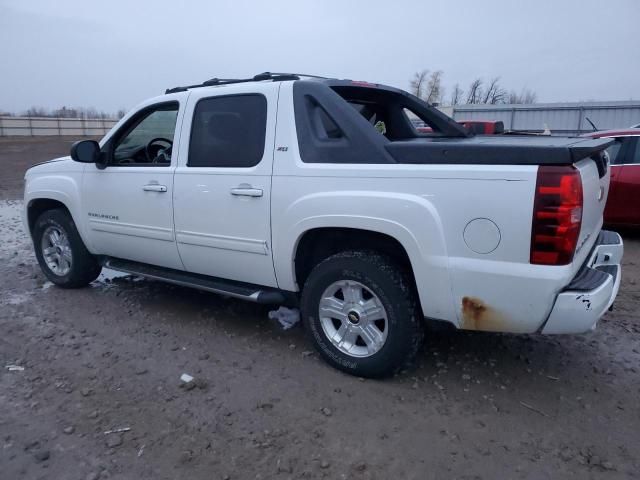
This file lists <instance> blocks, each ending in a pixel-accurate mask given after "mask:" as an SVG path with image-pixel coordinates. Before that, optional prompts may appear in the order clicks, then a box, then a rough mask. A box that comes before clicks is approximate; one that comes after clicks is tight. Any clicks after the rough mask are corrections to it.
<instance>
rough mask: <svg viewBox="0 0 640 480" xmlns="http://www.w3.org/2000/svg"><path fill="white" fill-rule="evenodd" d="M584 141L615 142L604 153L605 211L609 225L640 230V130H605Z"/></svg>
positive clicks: (588, 135) (587, 134)
mask: <svg viewBox="0 0 640 480" xmlns="http://www.w3.org/2000/svg"><path fill="white" fill-rule="evenodd" d="M583 137H591V138H615V140H616V142H615V143H614V144H613V145H611V146H610V147H609V148H608V149H607V152H608V153H609V161H610V162H611V185H610V187H609V198H608V200H607V205H606V208H605V210H604V222H605V223H606V224H608V225H627V226H636V227H637V226H640V128H628V129H624V130H604V131H601V132H592V133H586V134H584V135H583Z"/></svg>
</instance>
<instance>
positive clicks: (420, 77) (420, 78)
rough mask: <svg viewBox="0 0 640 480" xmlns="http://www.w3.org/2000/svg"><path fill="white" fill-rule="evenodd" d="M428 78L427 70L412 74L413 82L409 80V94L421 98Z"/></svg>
mask: <svg viewBox="0 0 640 480" xmlns="http://www.w3.org/2000/svg"><path fill="white" fill-rule="evenodd" d="M428 76H429V70H422V71H421V72H416V73H414V74H413V80H411V93H413V94H414V95H415V96H416V97H418V98H423V95H424V89H425V88H426V83H427V77H428Z"/></svg>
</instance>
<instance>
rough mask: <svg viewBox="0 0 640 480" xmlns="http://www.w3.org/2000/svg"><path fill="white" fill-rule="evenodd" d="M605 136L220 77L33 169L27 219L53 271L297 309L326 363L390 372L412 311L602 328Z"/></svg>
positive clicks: (285, 83) (613, 251)
mask: <svg viewBox="0 0 640 480" xmlns="http://www.w3.org/2000/svg"><path fill="white" fill-rule="evenodd" d="M409 118H419V119H420V120H421V121H423V122H424V123H425V124H426V125H428V126H429V127H430V129H431V130H432V131H431V132H429V133H420V132H418V131H417V130H416V128H415V127H414V126H413V125H412V122H411V121H410V120H409ZM610 143H611V140H608V139H597V140H594V139H585V138H561V137H541V136H513V135H492V136H477V137H474V136H472V135H471V134H470V133H468V132H467V131H466V130H465V129H464V128H463V127H462V126H460V125H458V124H457V123H456V122H454V121H453V120H451V119H450V118H449V117H447V116H445V115H444V114H442V113H440V112H439V111H438V110H436V109H434V108H432V107H430V106H429V105H427V104H426V103H424V102H422V101H421V100H419V99H418V98H416V97H414V96H412V95H409V94H408V93H406V92H404V91H401V90H398V89H395V88H390V87H385V86H381V85H375V84H369V83H365V82H353V81H350V80H335V79H323V78H316V77H314V78H311V77H309V76H302V75H292V74H269V73H266V74H261V75H258V76H256V77H254V78H253V79H248V80H218V79H214V80H210V81H209V82H205V83H204V84H201V85H193V86H189V87H178V88H175V89H170V90H168V91H167V93H166V94H165V95H163V96H160V97H157V98H153V99H151V100H148V101H146V102H144V103H142V104H141V105H139V106H138V107H137V108H135V109H134V110H132V111H131V112H130V113H129V114H128V115H126V116H125V117H124V118H123V119H122V120H121V121H120V122H119V123H118V124H117V125H116V126H115V127H114V128H113V129H112V130H111V131H110V132H109V133H108V134H107V135H106V136H105V137H104V138H103V139H102V141H101V142H100V143H99V144H98V143H96V142H94V141H89V140H85V141H82V142H79V143H76V144H75V145H74V146H73V148H72V151H71V157H64V158H60V159H57V160H53V161H50V162H47V163H44V164H41V165H38V166H36V167H33V168H31V169H29V170H28V172H27V174H26V187H25V203H24V205H25V210H24V220H25V224H26V226H27V228H28V229H29V232H30V233H31V236H32V238H33V242H34V246H35V251H36V255H37V258H38V261H39V263H40V265H41V267H42V270H43V271H44V273H45V274H46V276H47V277H48V278H49V279H50V280H51V281H52V282H54V283H55V284H57V285H60V286H62V287H82V286H84V285H87V284H88V283H89V282H91V281H93V280H94V279H95V278H96V277H97V276H98V274H99V273H100V270H101V268H102V267H103V266H106V267H109V268H112V269H115V270H120V271H123V272H130V273H132V274H136V275H141V276H145V277H149V278H153V279H158V280H165V281H168V282H173V283H176V284H180V285H187V286H192V287H195V288H200V289H204V290H208V291H211V292H216V293H221V294H224V295H228V296H232V297H237V298H242V299H246V300H251V301H254V302H261V303H269V304H293V305H299V306H300V309H301V315H302V320H303V323H304V326H305V327H306V330H307V332H308V333H309V337H310V339H311V341H312V342H313V343H314V345H315V346H316V348H317V349H318V350H319V352H320V353H321V354H322V356H323V357H324V358H325V359H326V360H327V361H328V362H329V363H330V364H332V365H334V366H336V367H337V368H340V369H342V370H345V371H347V372H351V373H354V374H357V375H362V376H383V375H388V374H391V373H393V372H395V371H397V370H398V369H399V368H401V367H402V366H403V365H406V364H407V363H408V362H409V361H410V360H411V359H412V358H413V357H414V356H415V354H416V352H417V351H418V348H419V346H420V344H421V342H422V340H423V336H424V329H423V322H424V321H431V320H442V321H445V322H449V323H450V324H451V325H453V326H454V327H456V328H460V329H469V330H485V331H497V332H520V333H534V332H541V333H579V332H585V331H588V330H590V329H593V328H594V327H595V325H596V323H597V321H598V320H599V318H600V317H601V316H602V315H603V314H604V313H605V312H606V311H607V309H609V308H610V307H611V305H612V303H613V301H614V299H615V297H616V294H617V292H618V287H619V285H620V276H621V270H620V261H621V257H622V251H623V246H622V240H621V238H620V236H619V235H618V234H616V233H613V232H607V231H601V226H602V212H603V209H604V205H605V202H606V199H607V191H608V187H609V168H608V162H607V156H606V154H605V153H604V150H605V148H606V147H607V146H608V145H609V144H610Z"/></svg>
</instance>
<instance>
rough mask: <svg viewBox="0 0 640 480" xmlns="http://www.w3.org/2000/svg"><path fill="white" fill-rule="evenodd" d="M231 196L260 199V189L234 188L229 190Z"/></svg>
mask: <svg viewBox="0 0 640 480" xmlns="http://www.w3.org/2000/svg"><path fill="white" fill-rule="evenodd" d="M231 195H235V196H244V197H261V196H262V189H261V188H251V187H236V188H232V189H231Z"/></svg>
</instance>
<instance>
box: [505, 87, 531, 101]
mask: <svg viewBox="0 0 640 480" xmlns="http://www.w3.org/2000/svg"><path fill="white" fill-rule="evenodd" d="M537 100H538V95H537V94H536V92H534V91H533V90H529V89H528V88H523V89H522V90H521V91H520V93H518V92H516V91H515V90H511V92H509V97H508V102H509V103H515V104H518V103H519V104H527V105H528V104H532V103H536V102H537Z"/></svg>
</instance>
